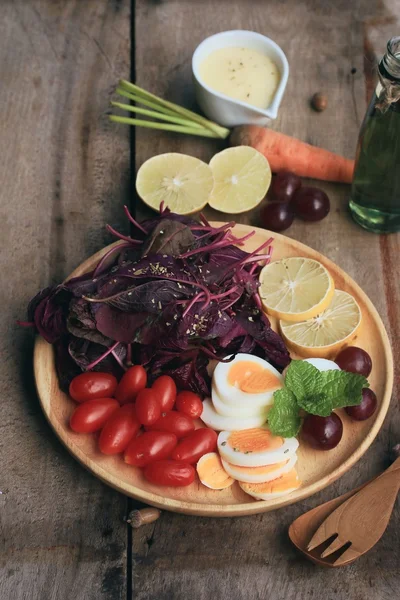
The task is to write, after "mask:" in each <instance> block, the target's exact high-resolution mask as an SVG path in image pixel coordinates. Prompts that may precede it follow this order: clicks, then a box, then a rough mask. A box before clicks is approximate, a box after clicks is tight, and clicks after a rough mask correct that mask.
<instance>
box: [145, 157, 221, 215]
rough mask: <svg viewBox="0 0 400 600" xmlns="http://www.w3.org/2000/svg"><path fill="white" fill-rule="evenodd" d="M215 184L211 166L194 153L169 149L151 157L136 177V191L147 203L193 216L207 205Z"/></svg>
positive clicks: (157, 208) (153, 206) (154, 206)
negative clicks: (170, 150) (163, 205)
mask: <svg viewBox="0 0 400 600" xmlns="http://www.w3.org/2000/svg"><path fill="white" fill-rule="evenodd" d="M213 186H214V179H213V175H212V171H211V169H210V167H209V166H208V165H207V164H206V163H205V162H203V161H202V160H199V159H198V158H194V157H193V156H187V155H186V154H179V153H177V152H169V153H167V154H159V155H158V156H153V158H149V160H146V162H145V163H143V164H142V166H141V167H140V169H139V171H138V174H137V177H136V191H137V193H138V194H139V196H140V197H141V199H142V200H143V202H144V203H145V204H147V206H150V208H154V209H155V210H159V208H160V204H161V202H162V201H164V203H165V206H168V208H169V209H170V210H172V212H176V213H178V214H180V215H190V214H192V213H194V212H197V211H199V210H201V209H202V208H204V207H205V205H206V204H207V201H208V199H209V197H210V194H211V191H212V189H213Z"/></svg>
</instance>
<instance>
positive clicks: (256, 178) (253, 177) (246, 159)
mask: <svg viewBox="0 0 400 600" xmlns="http://www.w3.org/2000/svg"><path fill="white" fill-rule="evenodd" d="M210 167H211V170H212V173H213V175H214V181H215V184H214V189H213V192H212V194H211V197H210V199H209V201H208V203H209V205H210V206H211V207H212V208H215V209H216V210H220V211H221V212H225V213H231V214H239V213H242V212H246V211H248V210H251V209H252V208H254V207H255V206H257V204H259V203H260V202H261V200H262V199H263V198H264V196H265V194H266V193H267V191H268V188H269V186H270V184H271V169H270V166H269V162H268V161H267V159H266V158H265V156H264V155H263V154H261V152H258V150H255V149H254V148H251V147H250V146H237V147H235V148H227V149H226V150H223V151H222V152H219V153H218V154H216V155H215V156H214V157H213V158H212V159H211V161H210Z"/></svg>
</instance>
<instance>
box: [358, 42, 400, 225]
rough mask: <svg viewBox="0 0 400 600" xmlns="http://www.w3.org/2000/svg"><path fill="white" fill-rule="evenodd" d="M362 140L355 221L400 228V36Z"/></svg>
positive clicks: (386, 61)
mask: <svg viewBox="0 0 400 600" xmlns="http://www.w3.org/2000/svg"><path fill="white" fill-rule="evenodd" d="M378 75H379V82H378V85H377V87H376V90H375V92H374V94H373V97H372V99H371V102H370V104H369V107H368V109H367V113H366V115H365V117H364V121H363V123H362V125H361V130H360V135H359V139H358V146H357V154H356V165H355V169H354V177H353V184H352V188H351V196H350V211H351V213H352V216H353V218H354V220H355V221H356V222H357V223H358V224H359V225H361V226H362V227H364V228H365V229H369V230H370V231H374V232H377V233H389V232H392V231H400V36H399V37H394V38H392V39H391V40H389V42H388V44H387V51H386V54H385V55H384V57H383V58H382V60H381V62H380V64H379V68H378Z"/></svg>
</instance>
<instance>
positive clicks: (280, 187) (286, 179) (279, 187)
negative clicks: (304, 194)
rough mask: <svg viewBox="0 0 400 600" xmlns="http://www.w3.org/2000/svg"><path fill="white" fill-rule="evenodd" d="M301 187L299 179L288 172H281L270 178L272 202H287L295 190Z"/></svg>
mask: <svg viewBox="0 0 400 600" xmlns="http://www.w3.org/2000/svg"><path fill="white" fill-rule="evenodd" d="M300 187H301V179H300V177H299V176H298V175H295V174H294V173H290V171H281V172H280V173H278V174H277V175H275V176H274V177H273V178H272V183H271V188H270V194H271V197H272V199H273V200H276V201H278V202H289V200H290V199H291V197H292V196H293V194H294V193H295V191H296V190H298V189H299V188H300Z"/></svg>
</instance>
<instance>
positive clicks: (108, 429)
mask: <svg viewBox="0 0 400 600" xmlns="http://www.w3.org/2000/svg"><path fill="white" fill-rule="evenodd" d="M139 429H140V423H139V421H138V420H137V417H136V414H135V407H134V405H133V404H125V406H121V407H120V408H119V409H118V410H116V411H115V413H113V414H112V415H111V417H110V419H109V420H108V421H107V423H106V424H105V425H104V428H103V430H102V432H101V434H100V438H99V448H100V452H102V453H103V454H119V453H120V452H123V451H124V450H125V448H126V447H127V445H128V444H129V442H130V441H131V439H132V438H133V437H135V435H136V434H137V432H138V431H139Z"/></svg>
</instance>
